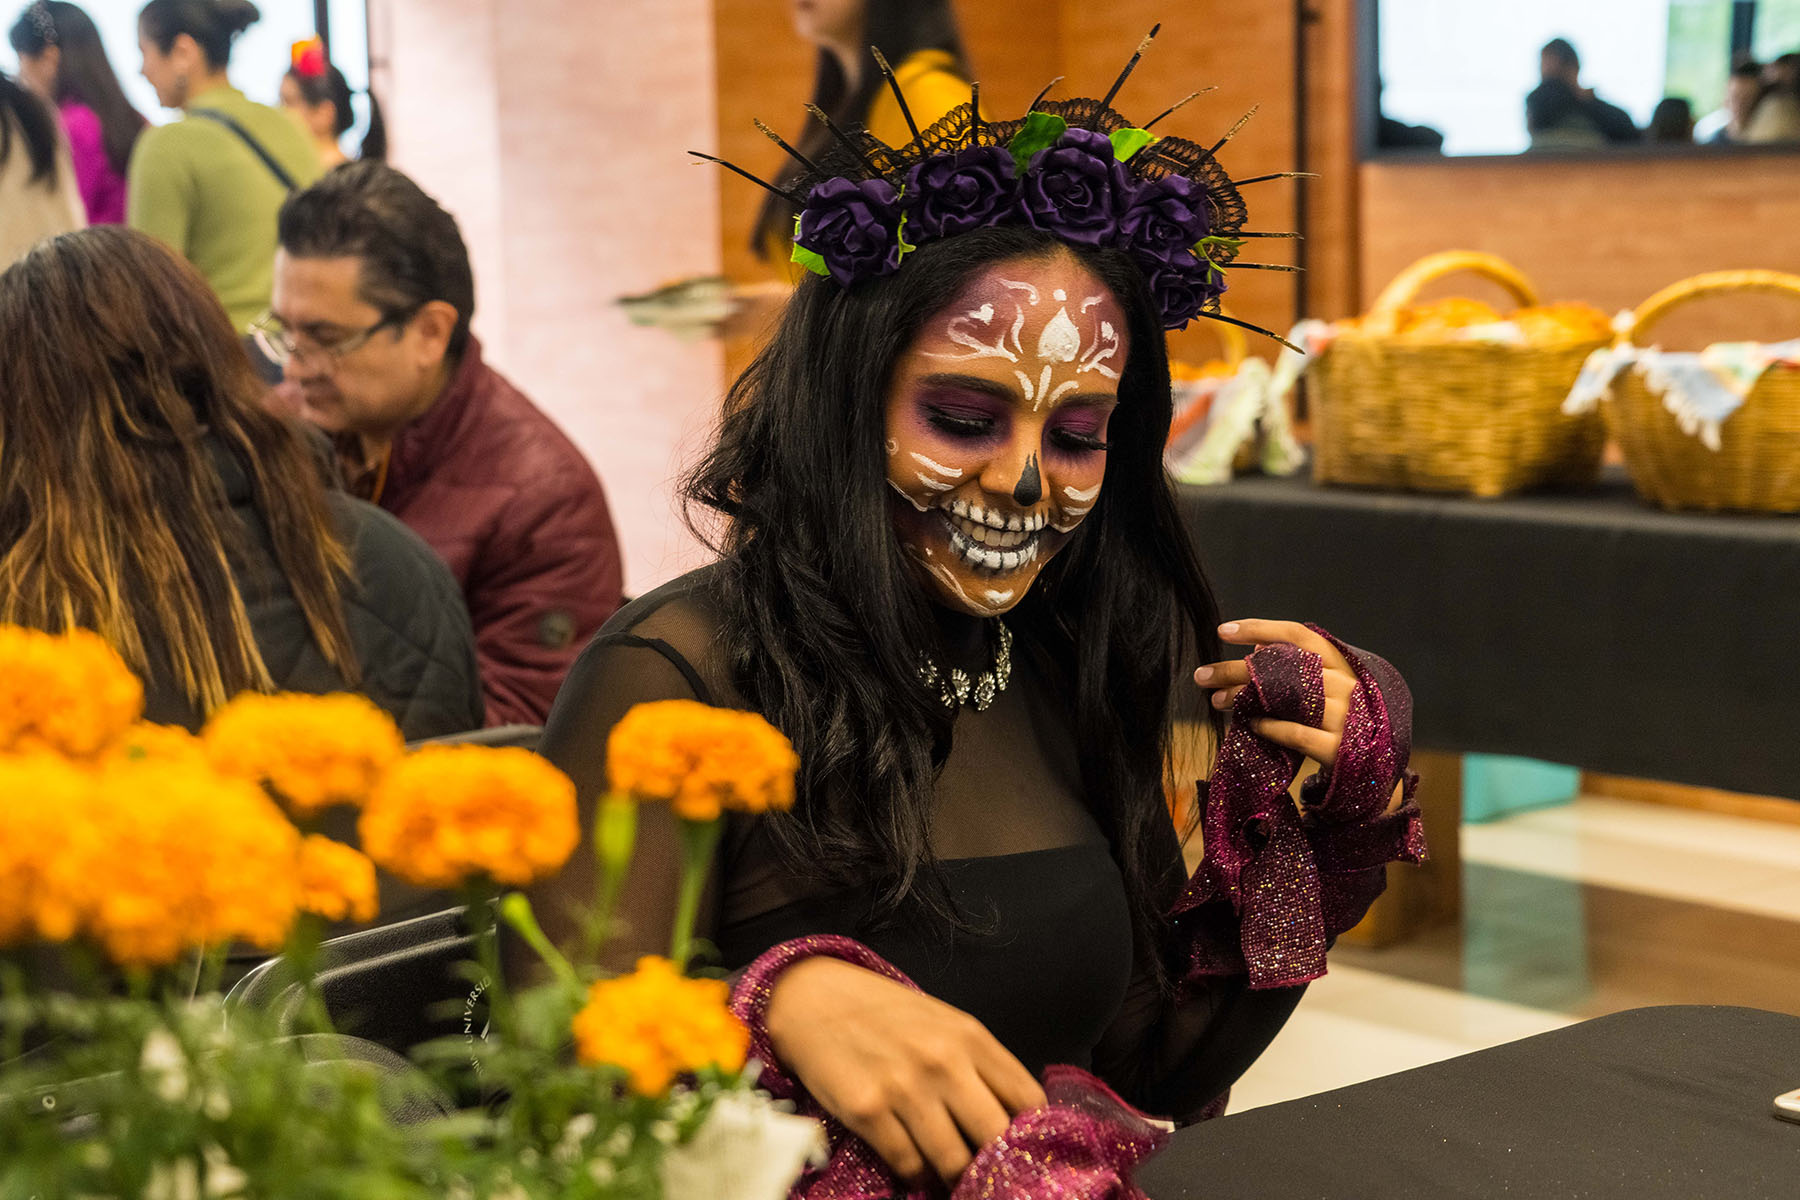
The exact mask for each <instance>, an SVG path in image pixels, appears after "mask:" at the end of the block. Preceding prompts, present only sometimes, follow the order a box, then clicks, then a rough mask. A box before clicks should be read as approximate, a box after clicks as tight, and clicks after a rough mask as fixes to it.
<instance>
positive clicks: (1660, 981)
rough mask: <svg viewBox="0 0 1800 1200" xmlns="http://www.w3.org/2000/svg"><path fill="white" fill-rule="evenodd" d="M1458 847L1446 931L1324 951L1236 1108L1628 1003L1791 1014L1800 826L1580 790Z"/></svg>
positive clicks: (1795, 1000)
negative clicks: (1579, 795)
mask: <svg viewBox="0 0 1800 1200" xmlns="http://www.w3.org/2000/svg"><path fill="white" fill-rule="evenodd" d="M1462 854H1463V902H1464V917H1463V922H1462V925H1461V927H1460V928H1457V927H1450V928H1445V929H1441V930H1435V931H1432V932H1430V933H1428V934H1425V935H1423V936H1421V937H1418V938H1415V939H1413V940H1412V941H1410V942H1408V943H1406V944H1404V945H1400V946H1396V947H1393V948H1390V949H1386V950H1367V949H1362V948H1358V947H1348V946H1342V947H1339V948H1338V949H1337V950H1335V951H1334V952H1333V954H1332V967H1331V972H1330V974H1328V975H1327V976H1326V977H1325V978H1324V979H1321V980H1319V981H1318V982H1317V983H1315V984H1313V986H1312V988H1311V990H1310V991H1309V993H1308V995H1307V997H1306V999H1305V1000H1304V1001H1302V1002H1301V1005H1300V1008H1299V1010H1298V1011H1297V1012H1296V1013H1295V1015H1294V1017H1293V1019H1292V1020H1291V1021H1290V1022H1289V1023H1288V1026H1287V1028H1286V1029H1284V1030H1283V1031H1282V1033H1281V1036H1280V1037H1278V1038H1277V1039H1276V1041H1275V1043H1274V1044H1273V1045H1272V1046H1271V1047H1270V1048H1269V1050H1268V1051H1267V1052H1266V1053H1265V1054H1264V1055H1263V1057H1262V1058H1261V1059H1260V1060H1258V1062H1257V1063H1256V1065H1255V1066H1253V1067H1252V1068H1251V1069H1250V1071H1249V1073H1248V1074H1247V1075H1246V1076H1245V1077H1244V1079H1243V1080H1242V1081H1241V1082H1240V1083H1239V1085H1238V1086H1237V1088H1236V1089H1234V1091H1233V1098H1232V1105H1231V1110H1232V1111H1233V1112H1238V1111H1242V1110H1243V1109H1246V1108H1254V1107H1256V1106H1258V1105H1262V1104H1271V1103H1276V1102H1278V1101H1281V1100H1288V1099H1293V1098H1295V1097H1297V1096H1304V1095H1310V1094H1312V1093H1314V1092H1319V1091H1324V1090H1327V1089H1330V1088H1334V1087H1341V1086H1344V1085H1345V1084H1349V1083H1355V1082H1358V1081H1360V1080H1363V1079H1371V1078H1374V1077H1376V1076H1378V1075H1386V1074H1391V1073H1393V1072H1395V1071H1400V1070H1405V1069H1407V1068H1410V1067H1415V1066H1421V1065H1423V1064H1425V1063H1428V1062H1434V1061H1437V1060H1439V1059H1443V1058H1449V1057H1452V1056H1454V1055H1457V1054H1465V1053H1468V1052H1470V1051H1473V1050H1479V1049H1482V1048H1484V1047H1487V1046H1491V1045H1496V1044H1498V1043H1500V1042H1504V1041H1511V1040H1513V1039H1515V1038H1520V1037H1527V1036H1530V1035H1531V1034H1534V1033H1541V1032H1544V1031H1546V1030H1549V1029H1554V1028H1556V1027H1558V1026H1560V1025H1565V1024H1568V1023H1570V1022H1571V1021H1576V1020H1581V1019H1584V1018H1586V1017H1592V1016H1598V1015H1601V1014H1602V1013H1608V1012H1616V1011H1619V1010H1620V1009H1626V1008H1635V1007H1639V1006H1642V1005H1650V1004H1742V1005H1748V1006H1750V1007H1753V1008H1766V1009H1773V1010H1777V1011H1783V1012H1792V1013H1797V1014H1800V825H1777V824H1770V823H1767V822H1763V821H1756V820H1751V819H1747V818H1741V817H1726V816H1717V815H1712V814H1707V813H1699V812H1693V811H1688V810H1683V809H1671V808H1660V807H1656V806H1652V805H1640V804H1635V803H1631V802H1626V801H1617V800H1602V799H1593V798H1586V799H1582V800H1578V801H1576V802H1575V803H1574V804H1570V805H1564V806H1560V807H1556V808H1549V809H1541V810H1538V811H1535V812H1530V813H1525V814H1522V815H1519V816H1515V817H1511V818H1508V819H1506V820H1503V821H1498V822H1494V823H1492V824H1487V825H1470V826H1465V827H1464V828H1463V831H1462Z"/></svg>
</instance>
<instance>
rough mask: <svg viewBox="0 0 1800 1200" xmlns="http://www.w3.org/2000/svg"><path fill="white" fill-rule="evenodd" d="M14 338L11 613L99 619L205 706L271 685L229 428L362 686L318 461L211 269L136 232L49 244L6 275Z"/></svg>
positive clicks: (3, 500) (1, 392)
mask: <svg viewBox="0 0 1800 1200" xmlns="http://www.w3.org/2000/svg"><path fill="white" fill-rule="evenodd" d="M0 346H4V347H6V352H5V353H4V354H0V620H4V621H9V622H12V623H15V624H20V625H28V626H32V627H35V628H39V629H47V630H51V631H58V630H62V629H65V628H68V627H70V626H83V627H86V628H89V629H93V630H96V631H97V632H99V633H100V634H101V635H103V636H104V637H106V639H107V640H108V641H110V642H112V644H113V645H115V646H117V647H118V649H119V651H120V653H121V654H123V655H124V656H125V659H126V661H127V662H129V663H130V664H131V665H132V666H133V667H134V668H136V669H137V670H138V671H140V672H145V673H148V672H149V671H150V670H152V669H153V668H154V667H155V666H159V665H166V666H167V667H168V668H169V669H171V670H172V672H173V678H174V682H175V683H176V684H177V685H178V686H179V687H180V688H181V690H182V691H183V692H185V693H186V695H187V696H188V698H189V699H190V700H191V701H192V702H193V703H194V704H195V705H196V707H198V708H199V709H200V710H201V711H202V712H208V711H211V710H212V709H213V708H215V707H217V706H218V705H220V704H222V703H224V702H225V701H226V700H227V699H229V698H230V697H231V696H232V695H234V694H236V693H237V692H239V691H243V690H246V689H251V690H262V691H266V690H268V689H270V688H271V687H272V686H273V683H272V681H271V679H270V676H269V670H268V667H267V666H266V665H265V664H264V662H263V658H262V654H261V652H260V651H259V650H258V649H257V645H256V636H255V631H254V630H253V629H252V628H251V625H250V615H249V612H248V610H247V608H246V606H245V603H244V597H243V595H242V594H241V593H240V591H239V589H238V586H237V583H236V580H235V578H234V576H233V573H232V564H233V561H234V559H236V558H237V557H238V555H239V554H240V552H241V550H242V547H243V544H244V541H245V530H244V529H243V527H242V523H241V522H240V521H239V520H238V519H237V518H236V517H234V516H233V514H232V512H231V509H230V504H229V501H228V500H227V497H226V494H225V485H224V483H223V481H222V480H221V478H220V475H219V469H218V467H217V466H216V465H215V463H214V461H213V459H212V455H211V451H209V449H208V445H207V443H208V440H209V439H210V440H212V441H213V442H215V443H216V445H217V446H219V447H220V448H221V449H223V450H224V451H225V452H226V453H228V454H230V455H232V456H233V457H235V458H236V459H238V460H239V461H240V462H241V463H242V464H243V467H244V469H245V472H246V473H247V475H248V476H249V479H250V487H251V492H252V496H253V503H254V504H255V506H256V508H257V510H258V511H259V512H260V513H261V514H262V517H263V519H264V520H265V521H266V522H267V524H268V528H269V534H270V540H271V542H272V543H273V546H274V551H275V561H276V565H277V566H278V567H279V568H280V569H281V572H282V574H284V575H285V576H286V577H287V581H288V584H289V586H290V587H291V588H292V589H293V594H294V598H295V600H296V602H297V603H298V604H299V606H300V610H301V612H302V614H303V615H304V617H305V619H306V624H307V627H308V629H309V630H310V631H311V633H312V636H313V638H314V640H315V641H317V643H318V644H319V647H320V649H321V650H323V651H324V654H325V657H326V659H327V660H328V661H329V662H330V663H331V664H332V665H333V666H334V667H336V668H337V669H338V671H339V672H340V673H341V674H342V675H343V676H344V678H345V681H346V682H348V683H354V682H356V681H357V679H358V677H359V675H360V672H359V670H358V668H357V660H356V654H355V651H354V650H353V649H352V647H351V643H350V632H349V627H348V625H347V624H346V622H345V619H344V608H343V599H342V594H341V590H340V589H341V587H342V585H343V583H344V581H345V580H346V579H347V577H348V574H349V557H348V555H347V554H346V552H345V550H344V547H343V545H342V543H341V542H340V541H339V540H338V536H337V534H336V532H335V530H334V528H333V524H332V519H331V515H330V512H329V511H328V509H327V508H326V504H325V490H324V481H323V479H322V477H321V473H320V467H319V465H318V460H317V459H316V458H315V456H314V455H313V454H312V453H311V451H310V450H309V449H308V447H307V446H306V444H305V442H304V440H303V438H302V436H301V434H300V433H299V431H298V430H297V429H296V428H295V427H293V426H291V425H288V424H286V423H285V422H283V421H282V420H281V419H280V418H278V417H276V416H273V415H272V414H270V413H268V412H266V411H264V410H263V408H262V407H261V403H260V398H261V391H262V389H261V385H260V384H259V383H258V381H257V379H256V377H255V375H254V374H253V372H252V370H251V367H250V363H249V360H248V358H247V356H246V355H245V353H244V349H243V346H242V344H241V343H240V342H239V341H238V337H237V335H236V333H235V332H234V331H233V330H232V326H231V321H230V318H228V317H227V316H226V315H225V310H224V308H223V307H221V306H220V304H219V301H218V300H217V299H216V298H215V297H214V296H213V294H212V292H211V291H210V290H209V289H208V287H207V286H206V283H205V282H204V281H203V280H202V279H201V278H200V276H199V275H198V274H197V273H195V271H194V269H193V268H192V267H190V266H189V265H188V264H187V263H186V262H184V261H183V260H182V259H180V258H178V257H177V256H176V255H175V254H173V253H172V252H170V251H169V250H167V249H166V248H164V247H163V246H162V245H161V244H159V243H157V242H155V241H153V240H152V239H150V238H148V237H146V236H144V235H143V234H140V233H135V232H132V231H131V230H128V229H125V228H122V227H120V226H117V225H102V226H96V227H95V228H92V229H86V230H83V231H81V232H79V233H71V234H66V235H64V236H62V237H59V238H54V239H52V240H50V241H48V242H44V243H42V244H40V245H39V246H38V247H37V249H35V250H33V251H32V252H31V253H29V254H27V255H26V256H25V257H24V258H23V259H21V260H20V261H19V262H17V263H15V264H14V265H13V266H12V267H11V268H10V269H9V270H7V271H6V273H5V274H4V275H0ZM151 645H155V646H158V647H159V648H160V649H162V650H164V651H165V652H166V655H167V662H166V664H153V663H151V662H150V661H149V654H148V652H147V647H149V646H151Z"/></svg>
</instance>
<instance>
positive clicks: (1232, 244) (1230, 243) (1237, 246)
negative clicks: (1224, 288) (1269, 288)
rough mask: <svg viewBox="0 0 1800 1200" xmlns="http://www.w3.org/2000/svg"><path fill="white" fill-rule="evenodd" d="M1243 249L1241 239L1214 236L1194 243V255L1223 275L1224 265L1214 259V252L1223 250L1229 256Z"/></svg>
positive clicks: (1242, 240)
mask: <svg viewBox="0 0 1800 1200" xmlns="http://www.w3.org/2000/svg"><path fill="white" fill-rule="evenodd" d="M1243 248H1244V239H1243V238H1233V237H1219V236H1217V235H1216V234H1213V235H1208V236H1206V237H1203V238H1201V239H1200V240H1199V241H1197V242H1195V243H1194V253H1195V254H1198V255H1199V256H1200V257H1201V258H1203V259H1205V260H1206V265H1207V266H1209V267H1211V268H1212V269H1213V270H1215V271H1218V272H1220V273H1223V272H1224V270H1225V267H1224V264H1222V263H1220V262H1219V260H1218V259H1216V258H1214V257H1213V253H1214V252H1215V251H1219V250H1223V251H1225V252H1227V253H1230V254H1236V253H1237V252H1238V251H1239V250H1241V249H1243Z"/></svg>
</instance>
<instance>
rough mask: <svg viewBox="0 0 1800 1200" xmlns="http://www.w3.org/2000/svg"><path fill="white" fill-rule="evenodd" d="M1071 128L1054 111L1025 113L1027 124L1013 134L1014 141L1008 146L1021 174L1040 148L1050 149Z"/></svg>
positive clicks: (1007, 144) (1014, 163)
mask: <svg viewBox="0 0 1800 1200" xmlns="http://www.w3.org/2000/svg"><path fill="white" fill-rule="evenodd" d="M1068 128H1069V123H1068V122H1067V121H1065V120H1063V119H1062V118H1061V117H1059V116H1057V115H1056V114H1054V113H1047V112H1032V113H1026V114H1025V124H1024V125H1022V126H1020V127H1019V132H1017V133H1015V134H1013V136H1012V141H1010V142H1008V143H1006V148H1007V149H1008V150H1010V151H1011V152H1012V156H1013V165H1014V166H1016V167H1018V168H1019V174H1021V175H1023V174H1024V173H1025V164H1026V163H1028V162H1030V161H1031V156H1032V155H1034V154H1036V153H1037V152H1038V151H1039V150H1044V149H1048V148H1049V147H1050V146H1051V145H1052V144H1054V143H1055V141H1056V139H1057V138H1059V137H1061V136H1062V135H1063V134H1064V133H1065V132H1067V130H1068Z"/></svg>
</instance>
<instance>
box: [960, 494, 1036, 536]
mask: <svg viewBox="0 0 1800 1200" xmlns="http://www.w3.org/2000/svg"><path fill="white" fill-rule="evenodd" d="M944 507H945V508H947V509H948V510H949V511H950V512H951V514H952V515H954V516H958V517H961V518H962V519H963V520H965V521H969V522H971V523H973V524H976V525H986V526H987V527H988V528H989V529H1006V530H1011V531H1012V532H1015V533H1017V532H1021V531H1022V532H1025V533H1036V532H1037V531H1038V530H1040V529H1042V528H1043V527H1044V526H1045V524H1047V523H1048V521H1049V518H1048V517H1047V516H1046V515H1045V514H1044V513H1010V514H1009V513H1003V512H1001V511H1000V510H998V509H994V508H983V507H981V505H979V504H970V503H969V502H968V501H967V500H952V501H950V502H949V503H947V504H946V505H945V506H944Z"/></svg>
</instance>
